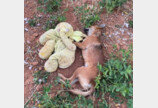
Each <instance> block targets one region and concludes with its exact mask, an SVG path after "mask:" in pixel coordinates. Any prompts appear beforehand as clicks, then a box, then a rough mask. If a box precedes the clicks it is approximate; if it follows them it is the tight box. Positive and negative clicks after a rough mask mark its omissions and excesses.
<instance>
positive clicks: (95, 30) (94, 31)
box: [84, 24, 105, 37]
mask: <svg viewBox="0 0 158 108" xmlns="http://www.w3.org/2000/svg"><path fill="white" fill-rule="evenodd" d="M104 27H105V24H101V25H99V26H91V27H90V28H85V29H84V32H85V33H86V34H87V35H88V36H91V35H95V36H97V37H98V36H100V35H101V29H103V28H104Z"/></svg>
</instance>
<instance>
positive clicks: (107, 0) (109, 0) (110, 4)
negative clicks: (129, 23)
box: [99, 0, 127, 13]
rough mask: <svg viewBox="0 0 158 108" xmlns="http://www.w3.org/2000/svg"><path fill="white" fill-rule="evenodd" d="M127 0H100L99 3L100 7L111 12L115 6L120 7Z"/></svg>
mask: <svg viewBox="0 0 158 108" xmlns="http://www.w3.org/2000/svg"><path fill="white" fill-rule="evenodd" d="M126 1H127V0H102V1H101V2H100V3H99V4H100V6H101V7H104V8H106V11H107V12H108V13H111V12H113V10H114V9H115V8H117V7H121V6H122V5H123V4H124V3H125V2H126Z"/></svg>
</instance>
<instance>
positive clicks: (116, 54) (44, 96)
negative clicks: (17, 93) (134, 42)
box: [33, 45, 133, 108]
mask: <svg viewBox="0 0 158 108" xmlns="http://www.w3.org/2000/svg"><path fill="white" fill-rule="evenodd" d="M131 54H132V46H130V48H129V49H128V50H127V51H126V50H124V49H121V50H119V51H118V50H117V47H116V45H114V46H113V53H112V54H111V58H110V59H109V60H108V61H107V62H106V63H105V65H103V66H102V65H99V64H98V69H99V75H98V76H97V77H96V80H95V82H96V85H95V89H96V90H95V92H94V93H93V98H95V99H92V98H91V97H87V98H86V97H84V96H80V95H78V96H74V95H71V94H70V93H69V92H67V91H66V90H67V89H69V88H70V87H71V86H70V84H69V81H66V84H65V88H66V89H64V90H65V91H64V92H60V91H62V90H57V95H56V96H54V97H53V98H52V97H50V95H49V93H50V91H51V86H50V85H49V86H47V87H44V88H43V92H37V93H36V94H35V95H34V98H33V106H34V107H39V108H74V107H79V108H93V107H100V108H110V105H109V103H108V102H107V101H106V96H108V95H109V96H110V97H112V98H113V99H114V101H115V102H116V103H123V102H124V101H125V100H127V106H128V108H132V107H133V99H132V97H133V70H132V66H131V65H130V64H129V60H131V59H130V57H131ZM36 81H37V80H36ZM55 82H56V83H59V77H57V79H56V80H55ZM62 88H63V87H62ZM94 100H95V101H94Z"/></svg>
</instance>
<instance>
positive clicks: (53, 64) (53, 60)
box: [44, 53, 59, 72]
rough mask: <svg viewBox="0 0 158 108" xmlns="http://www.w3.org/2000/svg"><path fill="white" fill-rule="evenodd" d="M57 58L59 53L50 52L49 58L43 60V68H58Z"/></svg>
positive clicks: (49, 70) (53, 69)
mask: <svg viewBox="0 0 158 108" xmlns="http://www.w3.org/2000/svg"><path fill="white" fill-rule="evenodd" d="M58 58H59V54H58V53H54V54H52V55H51V56H50V57H49V59H48V60H47V61H46V62H45V64H44V68H45V70H46V71H47V72H54V71H56V70H57V68H58V65H59V64H58Z"/></svg>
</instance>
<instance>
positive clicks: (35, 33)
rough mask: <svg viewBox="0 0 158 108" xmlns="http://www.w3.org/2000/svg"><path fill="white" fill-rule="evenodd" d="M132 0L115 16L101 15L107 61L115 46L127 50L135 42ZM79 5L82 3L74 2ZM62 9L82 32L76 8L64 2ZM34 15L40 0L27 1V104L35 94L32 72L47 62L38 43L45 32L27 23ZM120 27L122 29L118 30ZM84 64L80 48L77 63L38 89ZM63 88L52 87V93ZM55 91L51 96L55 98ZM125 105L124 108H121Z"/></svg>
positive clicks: (25, 16)
mask: <svg viewBox="0 0 158 108" xmlns="http://www.w3.org/2000/svg"><path fill="white" fill-rule="evenodd" d="M83 2H84V3H91V2H90V0H83ZM132 3H133V1H132V0H129V1H128V2H127V3H125V4H124V5H123V7H122V8H121V9H120V10H115V11H114V12H113V13H112V14H108V15H107V14H106V11H103V12H102V13H101V20H100V21H99V22H98V24H102V23H104V24H106V28H105V29H104V30H103V35H102V36H101V38H102V44H103V46H104V47H103V51H104V56H105V59H106V60H107V59H108V58H109V56H108V55H109V54H110V52H111V51H112V45H114V44H116V45H117V48H118V49H120V48H124V49H127V48H128V45H130V44H131V43H132V42H133V29H132V28H130V27H129V24H128V21H129V20H133V5H132ZM75 4H80V2H75ZM61 8H69V10H68V11H67V12H66V22H68V23H70V24H71V25H72V26H73V28H74V30H80V31H83V28H82V27H81V24H80V22H79V20H78V19H77V17H76V16H75V15H74V12H73V7H72V5H71V4H70V3H68V2H67V1H66V0H65V1H64V0H63V4H62V7H61ZM34 15H41V13H38V12H37V0H24V39H25V40H24V47H25V48H24V90H25V91H24V97H25V98H24V102H26V101H27V100H28V99H29V97H30V96H31V94H32V92H33V91H34V88H35V87H34V86H35V84H34V82H33V73H34V72H37V71H39V70H44V68H43V66H44V63H45V60H42V59H40V58H39V57H38V52H39V50H40V49H41V47H42V45H40V44H39V42H38V39H39V37H40V36H41V35H42V34H43V33H44V32H45V31H44V30H43V29H42V24H37V26H36V27H30V25H29V24H28V20H29V19H31V18H33V16H34ZM116 25H117V26H119V27H116ZM82 65H83V58H82V54H81V50H80V49H77V51H76V58H75V62H74V63H73V64H72V65H71V66H70V67H68V68H66V69H60V68H58V70H57V71H56V72H53V73H51V75H50V76H49V78H48V82H47V84H41V85H40V86H38V88H37V91H41V90H42V87H43V86H45V85H48V84H52V86H53V85H54V80H55V78H56V77H57V73H62V74H64V75H65V76H66V77H70V76H71V75H72V74H73V72H74V71H75V69H76V68H77V67H80V66H82ZM57 89H60V88H59V87H55V86H53V88H52V90H57ZM55 94H56V91H54V92H52V93H51V95H52V96H53V95H55ZM123 107H125V106H122V108H123Z"/></svg>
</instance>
